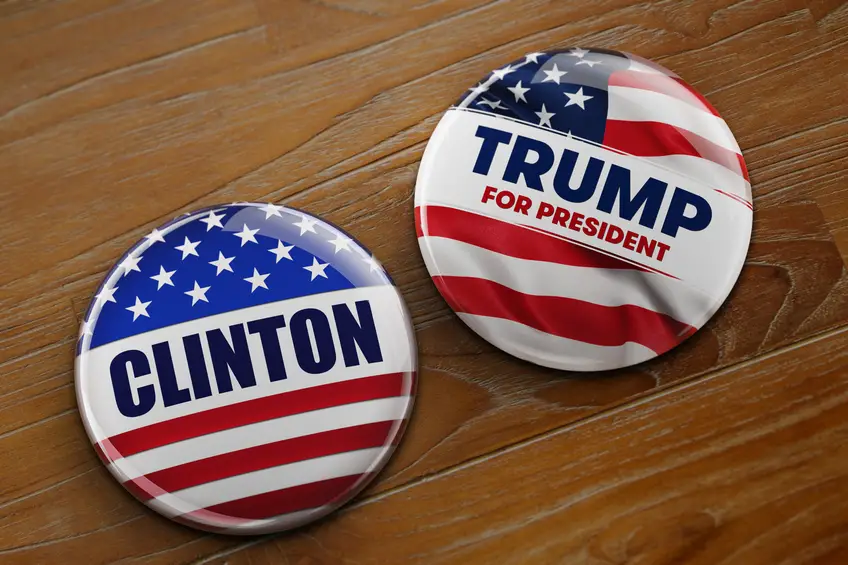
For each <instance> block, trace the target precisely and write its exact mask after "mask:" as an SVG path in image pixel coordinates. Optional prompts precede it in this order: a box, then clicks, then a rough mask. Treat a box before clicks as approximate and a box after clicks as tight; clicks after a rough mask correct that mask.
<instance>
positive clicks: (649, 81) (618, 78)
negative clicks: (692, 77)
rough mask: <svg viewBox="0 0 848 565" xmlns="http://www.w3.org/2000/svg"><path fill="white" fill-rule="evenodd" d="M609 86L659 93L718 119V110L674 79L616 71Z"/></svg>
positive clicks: (692, 89)
mask: <svg viewBox="0 0 848 565" xmlns="http://www.w3.org/2000/svg"><path fill="white" fill-rule="evenodd" d="M609 85H610V86H626V87H629V88H639V89H642V90H650V91H652V92H659V93H660V94H665V95H667V96H671V97H673V98H677V99H678V100H680V101H682V102H686V103H687V104H691V105H692V106H693V107H695V108H699V109H701V110H705V111H707V112H709V113H711V114H713V115H714V116H719V117H720V115H719V113H718V110H716V109H715V108H713V105H712V104H710V103H709V102H708V101H707V99H706V98H704V96H703V95H702V94H701V93H700V92H698V91H697V90H695V89H694V88H692V87H691V86H689V85H688V84H686V83H685V82H683V81H682V80H681V79H679V78H676V77H670V76H666V75H654V74H650V73H640V72H638V71H616V72H614V73H612V74H611V75H610V78H609Z"/></svg>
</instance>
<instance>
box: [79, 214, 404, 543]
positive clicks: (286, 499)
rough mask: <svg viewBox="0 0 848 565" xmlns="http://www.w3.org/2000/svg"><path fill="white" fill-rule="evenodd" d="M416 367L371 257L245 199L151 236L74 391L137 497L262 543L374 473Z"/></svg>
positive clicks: (93, 328)
mask: <svg viewBox="0 0 848 565" xmlns="http://www.w3.org/2000/svg"><path fill="white" fill-rule="evenodd" d="M415 371H416V344H415V337H414V334H413V330H412V326H411V324H410V320H409V315H408V313H407V310H406V307H405V305H404V303H403V300H402V298H401V296H400V293H399V292H398V290H397V289H396V288H395V286H394V285H393V283H392V281H391V279H390V278H389V276H388V275H387V274H386V272H385V271H384V270H383V268H382V267H381V266H380V264H379V263H378V262H377V261H376V260H375V259H374V258H373V257H372V256H371V254H370V253H369V252H368V251H366V250H365V249H364V248H363V247H361V246H360V245H359V244H358V243H357V242H355V241H354V240H352V239H351V238H350V237H348V236H347V235H346V234H345V233H344V232H342V231H341V230H339V229H338V228H336V227H334V226H332V225H330V224H328V223H326V222H323V221H321V220H319V219H318V218H316V217H313V216H310V215H309V214H305V213H303V212H299V211H296V210H292V209H289V208H285V207H282V206H275V205H273V204H265V205H261V204H248V203H240V204H233V205H229V206H221V207H218V208H210V209H206V210H202V211H199V212H195V213H192V214H189V215H186V216H181V217H179V218H177V219H175V220H174V221H172V222H170V223H168V224H167V225H165V226H163V227H161V228H159V229H155V230H153V232H151V233H150V234H149V235H148V236H146V237H145V238H144V239H142V240H141V241H140V242H139V243H137V244H136V245H135V246H134V247H133V248H132V249H131V250H130V251H129V252H128V253H127V254H126V255H125V256H124V257H123V258H122V259H121V261H120V262H119V263H118V264H117V265H116V266H115V267H114V268H113V269H112V270H111V271H110V272H109V274H108V275H107V277H106V279H105V281H104V282H103V284H102V285H101V287H100V289H99V290H98V292H97V295H96V297H95V299H94V300H93V301H92V303H91V305H90V307H89V310H88V312H87V314H86V319H85V322H84V324H83V327H82V330H81V332H80V341H79V346H78V353H77V359H76V390H77V400H78V402H79V407H80V413H81V415H82V419H83V422H84V423H85V428H86V431H87V432H88V435H89V437H90V439H91V441H92V442H93V443H94V445H95V449H96V451H97V452H98V455H99V456H100V457H101V459H102V460H103V462H104V463H105V464H106V465H107V467H108V468H109V470H110V471H111V472H112V474H113V475H114V476H115V478H117V479H118V481H120V482H121V483H122V484H123V485H124V486H125V487H126V488H127V489H128V490H129V491H130V492H131V493H132V494H133V495H135V496H136V497H137V498H139V499H140V500H142V501H143V502H144V503H145V504H147V505H148V506H150V507H151V508H153V509H154V510H156V511H157V512H159V513H161V514H164V515H165V516H168V517H170V518H173V519H175V520H177V521H179V522H182V523H185V524H188V525H191V526H194V527H198V528H201V529H206V530H211V531H219V532H224V533H237V534H256V533H264V532H271V531H279V530H284V529H288V528H293V527H296V526H299V525H301V524H304V523H306V522H309V521H312V520H315V519H317V518H320V517H321V516H323V515H325V514H327V513H328V512H330V511H332V510H333V509H335V508H337V507H338V506H340V505H341V504H343V503H344V502H346V501H347V500H349V499H350V498H351V497H353V496H354V495H355V494H356V493H357V492H358V491H360V490H361V489H362V488H363V487H364V486H365V485H366V484H367V483H368V482H369V481H370V480H371V479H372V478H373V477H374V476H375V474H376V473H377V472H378V471H379V470H380V468H381V467H382V466H383V465H384V464H385V463H386V461H387V460H388V458H389V457H390V455H391V453H392V451H393V450H394V447H395V444H396V443H397V441H398V439H399V438H400V435H401V433H402V430H403V428H404V423H405V420H406V419H407V418H408V417H409V414H410V411H411V408H412V403H413V399H414V392H415Z"/></svg>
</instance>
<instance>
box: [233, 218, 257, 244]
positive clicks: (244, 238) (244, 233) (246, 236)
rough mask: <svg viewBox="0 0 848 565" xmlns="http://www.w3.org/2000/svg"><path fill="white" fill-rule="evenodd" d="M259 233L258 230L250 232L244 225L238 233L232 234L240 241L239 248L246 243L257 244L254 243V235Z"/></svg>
mask: <svg viewBox="0 0 848 565" xmlns="http://www.w3.org/2000/svg"><path fill="white" fill-rule="evenodd" d="M258 231H259V228H256V229H255V230H252V229H250V228H248V227H247V224H244V227H243V228H241V231H240V232H239V233H234V234H233V235H234V236H236V237H237V238H239V239H241V246H242V247H244V244H245V243H247V242H248V241H252V242H253V243H259V242H258V241H256V233H257V232H258Z"/></svg>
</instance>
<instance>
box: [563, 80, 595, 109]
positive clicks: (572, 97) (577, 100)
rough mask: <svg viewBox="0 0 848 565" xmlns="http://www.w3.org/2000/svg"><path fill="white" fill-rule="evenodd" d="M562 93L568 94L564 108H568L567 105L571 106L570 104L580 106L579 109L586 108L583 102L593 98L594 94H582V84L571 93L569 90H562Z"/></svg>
mask: <svg viewBox="0 0 848 565" xmlns="http://www.w3.org/2000/svg"><path fill="white" fill-rule="evenodd" d="M563 94H565V95H566V96H568V102H566V104H565V107H566V108H568V107H569V106H572V105H576V106H580V109H581V110H585V109H586V106H584V105H583V104H584V103H585V102H586V101H587V100H591V99H592V98H594V96H586V95H585V94H583V87H582V86H581V87H580V90H578V91H577V92H575V93H574V94H571V93H570V92H564V93H563Z"/></svg>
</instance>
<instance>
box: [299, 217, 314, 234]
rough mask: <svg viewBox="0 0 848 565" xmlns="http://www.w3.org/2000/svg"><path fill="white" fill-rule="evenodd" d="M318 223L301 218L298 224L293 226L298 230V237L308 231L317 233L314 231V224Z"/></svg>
mask: <svg viewBox="0 0 848 565" xmlns="http://www.w3.org/2000/svg"><path fill="white" fill-rule="evenodd" d="M316 223H318V220H314V219H312V218H307V217H306V216H301V217H300V221H299V222H295V223H294V225H296V226H297V227H299V228H300V235H303V234H305V233H306V232H308V231H311V232H312V233H316V234H317V233H318V232H317V231H315V224H316Z"/></svg>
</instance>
